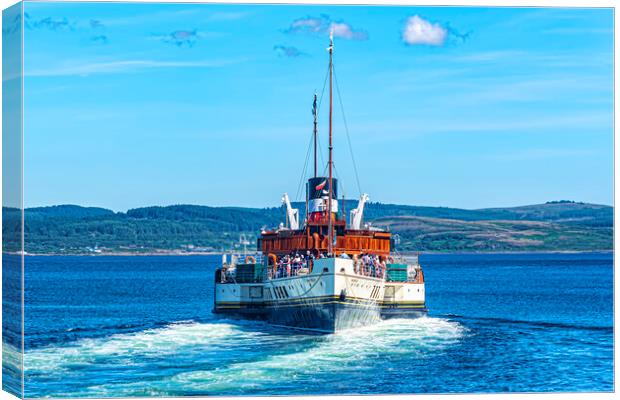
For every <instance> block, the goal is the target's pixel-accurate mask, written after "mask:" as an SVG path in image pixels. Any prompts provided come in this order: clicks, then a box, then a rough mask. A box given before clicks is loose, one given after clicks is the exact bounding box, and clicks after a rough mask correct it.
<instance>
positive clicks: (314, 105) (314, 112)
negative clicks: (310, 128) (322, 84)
mask: <svg viewBox="0 0 620 400" xmlns="http://www.w3.org/2000/svg"><path fill="white" fill-rule="evenodd" d="M312 115H314V116H315V117H316V93H315V94H314V101H313V102H312Z"/></svg>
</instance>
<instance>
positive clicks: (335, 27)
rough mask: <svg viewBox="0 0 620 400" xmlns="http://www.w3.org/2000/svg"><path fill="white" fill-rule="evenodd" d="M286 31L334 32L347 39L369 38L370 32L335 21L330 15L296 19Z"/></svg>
mask: <svg viewBox="0 0 620 400" xmlns="http://www.w3.org/2000/svg"><path fill="white" fill-rule="evenodd" d="M284 32H286V33H292V34H299V33H306V34H307V33H309V34H319V35H328V34H329V33H330V32H333V33H334V37H339V38H343V39H347V40H367V39H368V33H367V32H366V31H364V30H360V29H355V28H353V27H352V26H351V25H349V24H347V23H346V22H344V21H333V20H332V19H331V18H330V17H329V16H328V15H324V14H322V15H321V16H320V17H305V18H299V19H296V20H295V21H293V22H292V23H291V25H290V26H289V27H288V29H286V30H285V31H284Z"/></svg>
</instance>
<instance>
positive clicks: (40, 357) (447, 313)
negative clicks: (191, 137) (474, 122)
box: [3, 253, 614, 398]
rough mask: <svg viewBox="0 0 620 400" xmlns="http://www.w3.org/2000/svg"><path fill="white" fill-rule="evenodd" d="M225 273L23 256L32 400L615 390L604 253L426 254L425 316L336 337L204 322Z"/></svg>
mask: <svg viewBox="0 0 620 400" xmlns="http://www.w3.org/2000/svg"><path fill="white" fill-rule="evenodd" d="M220 261H221V257H220V256H136V257H131V256H82V257H80V256H75V257H73V256H71V257H69V256H26V257H25V284H26V290H25V297H24V301H25V321H24V326H25V336H24V346H25V355H24V366H25V379H24V380H25V395H26V397H63V398H67V397H132V396H197V395H200V396H206V395H218V396H222V395H255V396H259V395H261V396H262V395H311V394H316V395H320V394H404V393H493V392H582V391H583V392H610V391H613V390H614V382H613V370H614V364H613V328H614V327H613V307H614V303H613V278H614V274H613V254H611V253H578V254H449V255H438V254H423V255H421V256H420V263H421V265H422V266H423V268H424V272H425V274H424V275H425V280H426V295H427V306H428V309H429V314H428V316H427V317H423V318H419V319H413V320H407V319H394V320H386V321H383V322H380V323H378V324H377V325H374V326H369V327H366V328H363V329H357V330H354V331H344V332H339V333H337V334H331V335H318V334H317V335H315V334H308V333H301V332H299V331H293V330H289V329H285V328H277V327H273V326H270V325H268V324H266V323H263V322H258V321H243V320H234V319H229V318H222V317H219V316H216V315H214V314H212V312H211V310H212V307H213V282H214V272H215V269H216V267H217V266H218V264H219V263H220ZM14 264H15V265H19V264H18V263H14ZM7 265H9V266H10V265H11V264H10V263H8V264H6V265H5V268H7ZM13 273H14V274H15V273H17V272H16V271H13ZM10 276H11V272H10V271H8V274H7V271H6V270H5V277H10ZM13 276H14V275H13ZM7 279H8V278H7ZM6 283H7V282H4V284H5V290H7V287H8V286H7V285H6ZM9 286H10V285H9ZM9 289H10V287H9ZM19 298H20V296H19V295H18V294H15V293H14V296H13V297H11V296H7V297H5V307H7V306H10V305H11V304H9V303H11V302H17V301H19ZM15 304H17V303H15ZM15 304H14V305H15ZM8 309H10V307H9V308H8ZM6 318H7V316H6V315H5V322H6ZM7 323H9V322H7ZM19 347H20V343H19V338H16V337H15V336H11V335H9V334H7V332H6V329H5V335H4V336H3V355H4V366H5V369H6V367H7V366H9V367H10V365H7V363H8V364H10V363H11V362H13V363H18V360H19V354H18V350H17V349H18V348H19ZM13 367H15V368H17V367H18V365H13ZM6 379H7V376H6V375H5V381H6ZM6 384H10V382H9V383H5V385H6ZM13 384H17V383H16V382H13Z"/></svg>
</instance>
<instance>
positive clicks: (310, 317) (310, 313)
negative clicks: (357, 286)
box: [266, 296, 381, 333]
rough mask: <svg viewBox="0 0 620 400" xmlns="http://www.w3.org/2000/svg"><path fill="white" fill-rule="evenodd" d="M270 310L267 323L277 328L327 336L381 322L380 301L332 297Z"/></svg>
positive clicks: (275, 307)
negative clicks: (372, 301)
mask: <svg viewBox="0 0 620 400" xmlns="http://www.w3.org/2000/svg"><path fill="white" fill-rule="evenodd" d="M266 310H267V314H266V320H267V321H268V322H269V323H271V324H273V325H279V326H286V327H288V328H294V329H302V330H310V331H315V332H323V333H333V332H338V331H341V330H346V329H353V328H360V327H363V326H367V325H372V324H375V323H377V322H379V321H380V320H381V309H380V307H379V306H378V305H377V304H376V302H375V303H369V302H365V301H359V300H354V299H342V298H340V297H329V296H326V297H324V298H322V299H315V300H313V301H304V302H302V303H299V302H298V303H297V304H278V305H277V306H268V307H266Z"/></svg>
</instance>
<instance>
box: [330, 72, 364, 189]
mask: <svg viewBox="0 0 620 400" xmlns="http://www.w3.org/2000/svg"><path fill="white" fill-rule="evenodd" d="M332 68H333V69H334V82H335V83H336V92H337V93H338V102H339V103H340V109H341V111H342V120H343V122H344V130H345V132H346V133H347V143H348V144H349V153H350V154H351V161H352V162H353V171H354V172H355V181H356V182H357V190H358V191H359V195H360V197H362V186H361V185H360V178H359V174H358V173H357V163H356V162H355V155H354V154H353V146H352V145H351V136H350V135H349V125H348V124H347V117H346V116H345V114H344V105H343V104H342V95H341V94H340V86H339V85H338V77H337V75H336V68H335V67H334V66H332Z"/></svg>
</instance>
